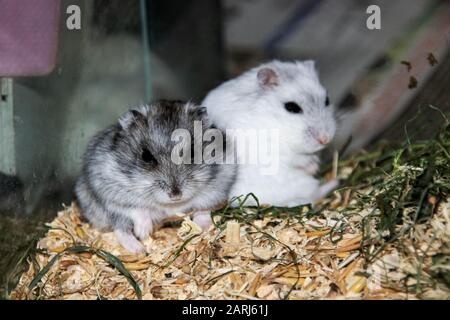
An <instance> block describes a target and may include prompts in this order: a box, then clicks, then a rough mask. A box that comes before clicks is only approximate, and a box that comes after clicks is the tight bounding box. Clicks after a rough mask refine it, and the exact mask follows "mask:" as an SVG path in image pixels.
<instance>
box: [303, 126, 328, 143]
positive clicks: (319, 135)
mask: <svg viewBox="0 0 450 320" xmlns="http://www.w3.org/2000/svg"><path fill="white" fill-rule="evenodd" d="M308 132H309V134H310V135H311V136H312V137H313V138H314V139H315V140H316V141H317V142H318V143H319V144H320V145H322V146H325V145H327V144H328V143H329V142H330V140H331V139H330V136H329V135H328V134H327V133H325V132H321V131H318V130H316V129H314V128H308Z"/></svg>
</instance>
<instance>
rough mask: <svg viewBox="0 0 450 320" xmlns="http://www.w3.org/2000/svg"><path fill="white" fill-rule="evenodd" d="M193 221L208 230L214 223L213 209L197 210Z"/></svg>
mask: <svg viewBox="0 0 450 320" xmlns="http://www.w3.org/2000/svg"><path fill="white" fill-rule="evenodd" d="M193 221H194V223H195V224H197V225H198V226H199V227H200V228H202V229H203V231H206V230H208V229H209V227H210V226H211V225H212V220H211V211H197V212H195V213H194V218H193Z"/></svg>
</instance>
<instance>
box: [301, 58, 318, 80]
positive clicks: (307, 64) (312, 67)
mask: <svg viewBox="0 0 450 320" xmlns="http://www.w3.org/2000/svg"><path fill="white" fill-rule="evenodd" d="M297 65H298V66H303V67H304V68H305V69H306V71H307V72H308V73H309V74H310V75H312V76H315V77H318V73H317V69H316V62H315V61H314V60H306V61H303V62H300V61H298V62H297Z"/></svg>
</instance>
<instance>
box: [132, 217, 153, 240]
mask: <svg viewBox="0 0 450 320" xmlns="http://www.w3.org/2000/svg"><path fill="white" fill-rule="evenodd" d="M152 232H153V223H152V220H151V219H147V220H141V221H134V234H135V235H136V236H137V237H138V238H139V239H140V240H145V239H147V237H148V236H149V235H150V234H151V233H152Z"/></svg>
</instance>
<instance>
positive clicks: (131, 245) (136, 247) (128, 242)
mask: <svg viewBox="0 0 450 320" xmlns="http://www.w3.org/2000/svg"><path fill="white" fill-rule="evenodd" d="M114 234H115V235H116V238H117V241H119V243H120V245H121V246H122V247H124V248H125V250H127V251H129V252H130V253H134V254H139V253H143V252H145V249H144V246H143V245H142V243H140V242H139V240H138V239H136V237H135V236H134V235H133V234H132V233H128V232H126V231H123V230H115V231H114Z"/></svg>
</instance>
